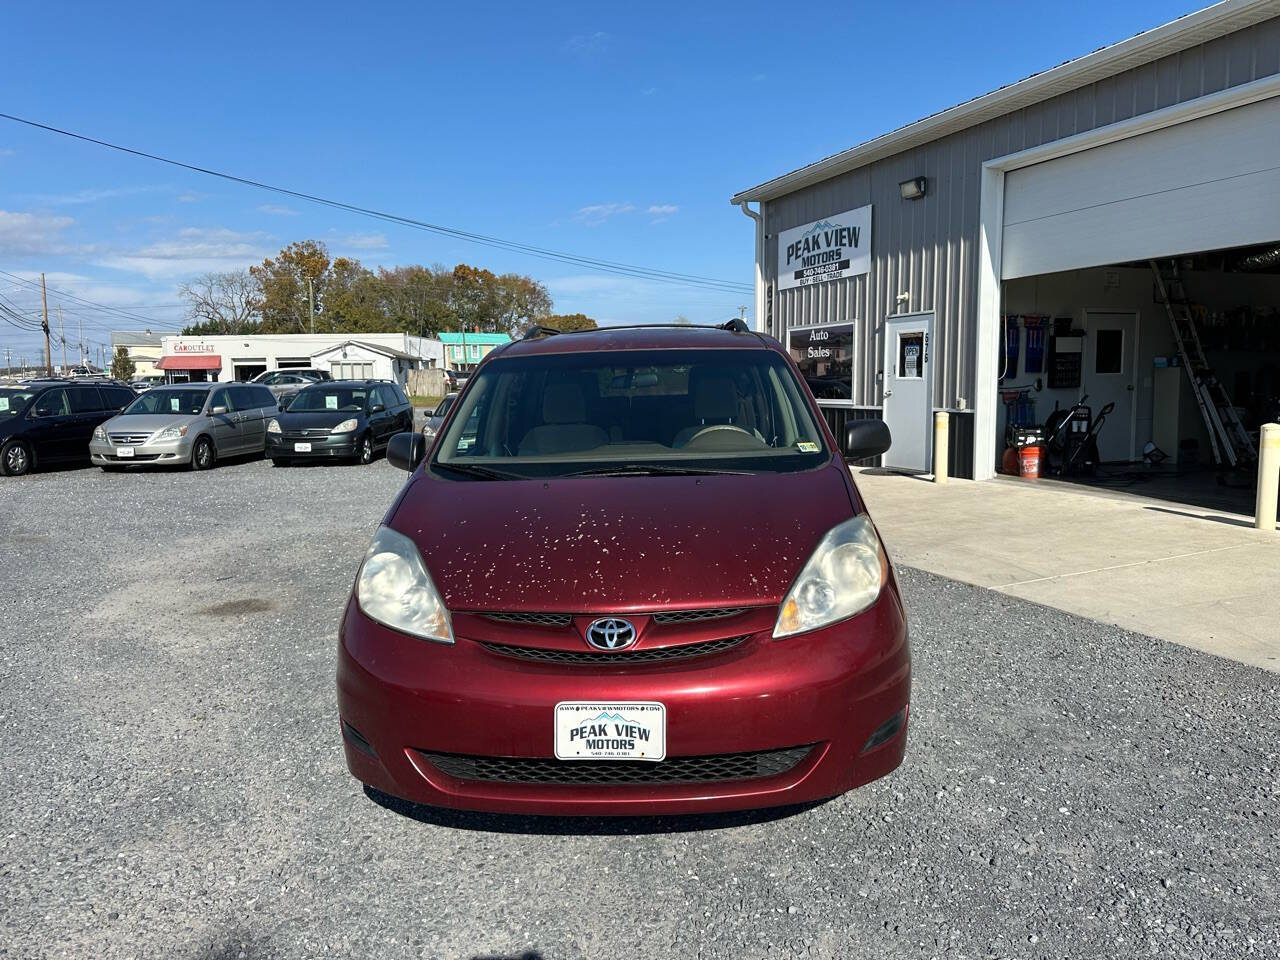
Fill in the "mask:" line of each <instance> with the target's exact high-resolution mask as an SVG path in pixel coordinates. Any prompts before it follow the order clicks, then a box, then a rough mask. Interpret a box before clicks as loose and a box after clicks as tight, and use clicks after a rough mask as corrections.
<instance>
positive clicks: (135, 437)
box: [107, 433, 151, 447]
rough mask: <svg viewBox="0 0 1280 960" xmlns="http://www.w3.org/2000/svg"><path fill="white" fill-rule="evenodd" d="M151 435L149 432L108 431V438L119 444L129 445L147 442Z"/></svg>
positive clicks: (122, 445)
mask: <svg viewBox="0 0 1280 960" xmlns="http://www.w3.org/2000/svg"><path fill="white" fill-rule="evenodd" d="M150 436H151V434H149V433H108V434H107V439H109V440H110V441H111V442H112V443H114V444H116V445H117V446H121V447H128V446H137V445H138V444H140V443H146V442H147V439H148V438H149V437H150Z"/></svg>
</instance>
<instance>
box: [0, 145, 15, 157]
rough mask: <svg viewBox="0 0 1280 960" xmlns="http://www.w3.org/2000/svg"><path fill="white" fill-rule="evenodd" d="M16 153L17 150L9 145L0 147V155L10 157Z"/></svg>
mask: <svg viewBox="0 0 1280 960" xmlns="http://www.w3.org/2000/svg"><path fill="white" fill-rule="evenodd" d="M16 153H17V151H16V150H14V149H12V148H10V147H0V157H12V156H14V155H15V154H16Z"/></svg>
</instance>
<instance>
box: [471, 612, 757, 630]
mask: <svg viewBox="0 0 1280 960" xmlns="http://www.w3.org/2000/svg"><path fill="white" fill-rule="evenodd" d="M746 609H747V608H746V607H708V608H706V609H703V610H670V611H663V612H659V613H655V614H653V622H654V623H695V622H697V621H699V620H721V619H723V618H725V617H736V616H737V615H738V614H740V613H745V612H746ZM641 615H642V614H638V616H641ZM480 616H482V617H485V618H487V619H489V620H496V621H498V622H499V623H521V624H527V625H530V626H538V627H567V626H569V624H571V623H573V614H572V613H492V612H486V613H482V614H480ZM584 616H586V614H584ZM619 616H626V614H619Z"/></svg>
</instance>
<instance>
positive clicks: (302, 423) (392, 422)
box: [267, 380, 413, 467]
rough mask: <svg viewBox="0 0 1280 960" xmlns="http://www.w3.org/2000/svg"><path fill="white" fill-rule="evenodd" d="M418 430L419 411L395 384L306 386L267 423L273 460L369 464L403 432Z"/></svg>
mask: <svg viewBox="0 0 1280 960" xmlns="http://www.w3.org/2000/svg"><path fill="white" fill-rule="evenodd" d="M412 429H413V407H412V405H411V404H410V403H409V398H408V397H407V396H405V394H404V391H403V390H401V389H400V387H399V386H398V385H397V384H396V383H394V382H392V381H391V380H330V381H326V382H324V383H314V384H311V385H310V386H308V387H304V388H303V389H302V390H301V391H299V393H298V395H297V396H296V397H294V398H293V400H292V401H291V402H290V403H289V408H288V409H287V410H283V411H281V412H280V414H279V415H277V416H276V418H275V419H274V420H272V421H271V422H270V423H268V424H267V456H268V457H270V458H271V462H272V463H274V464H275V465H276V466H278V467H279V466H286V465H288V464H290V463H292V462H293V461H295V460H310V459H313V458H314V459H333V458H343V459H354V460H358V461H359V462H360V463H369V462H370V461H371V460H372V459H373V458H374V456H375V454H376V453H377V452H378V451H379V450H383V449H385V448H386V446H387V442H388V441H389V440H390V439H391V438H392V437H393V436H394V435H395V434H397V433H401V432H403V431H406V430H412Z"/></svg>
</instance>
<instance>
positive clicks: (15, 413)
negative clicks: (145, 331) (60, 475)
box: [0, 380, 137, 477]
mask: <svg viewBox="0 0 1280 960" xmlns="http://www.w3.org/2000/svg"><path fill="white" fill-rule="evenodd" d="M136 396H137V394H136V393H134V392H133V390H131V389H130V388H129V387H127V386H125V385H124V384H118V383H85V382H83V381H80V382H76V381H72V380H33V381H30V382H29V383H23V384H19V385H17V386H0V472H3V473H5V474H8V475H9V476H11V477H16V476H21V475H22V474H24V473H30V472H31V470H33V469H35V468H36V467H37V466H43V465H46V464H52V463H72V462H84V463H88V462H89V439H90V438H91V437H92V436H93V431H94V428H95V427H97V426H98V424H100V423H102V422H103V421H106V420H110V419H111V418H112V417H114V416H115V415H116V414H117V413H119V412H120V411H121V409H123V408H124V407H127V406H128V405H129V404H131V403H132V402H133V400H134V398H135V397H136Z"/></svg>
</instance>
